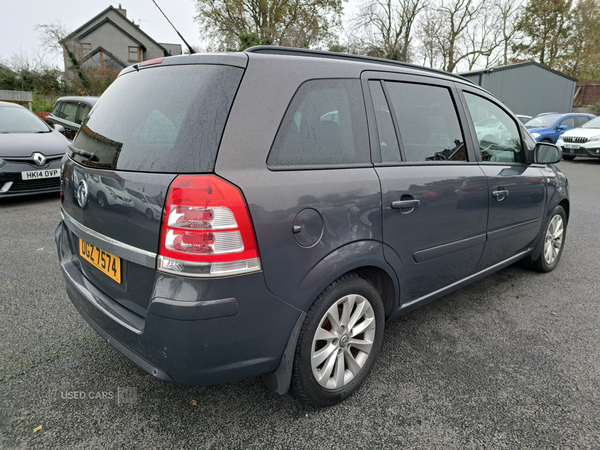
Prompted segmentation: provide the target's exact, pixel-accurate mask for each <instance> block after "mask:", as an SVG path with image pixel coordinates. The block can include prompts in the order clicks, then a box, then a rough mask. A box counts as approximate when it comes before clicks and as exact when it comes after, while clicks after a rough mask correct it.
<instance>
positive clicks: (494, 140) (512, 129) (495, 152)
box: [465, 92, 524, 163]
mask: <svg viewBox="0 0 600 450" xmlns="http://www.w3.org/2000/svg"><path fill="white" fill-rule="evenodd" d="M465 99H466V100H467V106H468V109H469V113H470V115H471V119H473V124H474V125H475V132H476V133H477V140H478V141H479V149H480V150H481V159H482V160H483V161H490V162H501V163H507V162H524V158H523V152H522V151H521V138H520V136H519V129H518V128H517V124H516V123H515V121H514V120H513V119H512V118H511V117H510V116H509V115H508V114H507V113H506V112H504V111H503V110H502V109H501V108H500V107H499V106H497V105H495V104H494V103H492V102H490V101H489V100H486V99H485V98H482V97H479V96H477V95H474V94H470V93H468V92H465Z"/></svg>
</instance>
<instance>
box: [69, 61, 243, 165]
mask: <svg viewBox="0 0 600 450" xmlns="http://www.w3.org/2000/svg"><path fill="white" fill-rule="evenodd" d="M243 72H244V71H243V69H240V68H238V67H232V66H225V65H208V64H207V65H185V66H164V67H153V68H148V69H142V70H139V71H131V72H129V73H126V74H125V75H122V76H120V77H119V78H117V80H116V81H115V82H114V83H113V84H112V85H111V86H110V87H109V88H108V89H107V90H106V92H105V93H104V94H103V95H102V98H101V99H100V100H98V103H97V104H96V105H95V108H94V110H93V111H92V112H91V113H90V115H89V116H88V119H87V120H86V121H84V123H83V126H82V127H81V131H80V132H79V134H78V135H77V138H76V139H75V141H74V142H73V145H74V146H75V147H76V148H79V149H82V150H85V151H87V152H91V153H93V154H94V155H96V156H97V157H98V159H99V161H95V162H92V161H90V160H89V159H87V158H84V157H81V156H79V155H76V154H74V153H73V154H72V155H71V157H72V158H73V159H75V160H76V161H78V162H80V163H82V164H84V165H88V166H96V167H105V168H112V169H117V170H127V171H135V172H160V173H193V172H212V171H213V169H214V165H215V160H216V156H217V150H218V147H219V143H220V141H221V136H222V134H223V130H224V128H225V122H226V120H227V116H228V114H229V110H230V108H231V105H232V103H233V99H234V96H235V93H236V91H237V88H238V86H239V84H240V81H241V78H242V75H243Z"/></svg>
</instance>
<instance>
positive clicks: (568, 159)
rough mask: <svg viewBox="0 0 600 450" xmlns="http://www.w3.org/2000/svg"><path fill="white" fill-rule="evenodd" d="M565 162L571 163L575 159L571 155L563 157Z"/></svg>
mask: <svg viewBox="0 0 600 450" xmlns="http://www.w3.org/2000/svg"><path fill="white" fill-rule="evenodd" d="M563 159H564V160H565V161H573V160H574V159H575V157H574V156H573V155H563Z"/></svg>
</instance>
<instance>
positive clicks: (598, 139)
mask: <svg viewBox="0 0 600 450" xmlns="http://www.w3.org/2000/svg"><path fill="white" fill-rule="evenodd" d="M598 141H600V136H594V137H591V138H588V142H598ZM0 161H2V160H1V159H0ZM1 165H2V164H0V166H1Z"/></svg>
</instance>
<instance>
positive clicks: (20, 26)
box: [0, 0, 358, 64]
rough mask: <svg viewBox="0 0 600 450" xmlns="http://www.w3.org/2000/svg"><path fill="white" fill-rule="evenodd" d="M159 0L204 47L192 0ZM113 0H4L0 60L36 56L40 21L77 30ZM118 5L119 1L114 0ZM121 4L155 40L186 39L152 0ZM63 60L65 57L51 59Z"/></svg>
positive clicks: (175, 21) (193, 41)
mask: <svg viewBox="0 0 600 450" xmlns="http://www.w3.org/2000/svg"><path fill="white" fill-rule="evenodd" d="M357 2H358V0H350V1H349V2H344V7H345V9H346V10H347V11H350V10H352V8H353V5H354V4H356V3H357ZM157 3H158V4H159V6H160V7H161V8H162V10H163V11H164V12H165V14H166V15H167V16H168V17H169V19H170V20H171V22H173V24H174V25H175V26H176V27H177V28H178V29H179V32H180V33H181V34H182V35H183V37H184V38H185V39H186V40H187V41H188V42H189V43H190V44H191V45H192V46H193V47H198V46H200V47H202V46H203V42H202V39H201V38H200V33H199V29H198V24H197V23H196V22H194V16H195V15H196V11H195V7H194V2H193V1H192V0H157ZM109 5H111V3H110V2H108V1H107V2H106V3H103V2H90V1H86V0H52V1H49V0H6V1H4V0H2V7H1V10H0V62H1V61H4V62H6V61H8V60H9V59H10V58H11V57H12V56H13V55H19V54H24V55H25V56H27V57H28V58H29V59H33V57H34V55H35V54H36V51H37V50H38V48H39V47H40V38H39V32H37V31H36V30H35V29H34V27H35V25H36V24H50V23H54V22H56V21H60V22H61V23H62V24H63V25H66V27H67V28H68V29H69V30H70V31H73V30H75V29H77V28H78V27H80V26H81V25H83V24H84V23H86V22H87V21H88V20H90V19H92V18H93V17H94V16H96V15H97V14H99V13H101V12H102V11H104V10H105V9H106V8H108V6H109ZM112 5H113V6H114V7H115V8H117V7H118V5H119V3H118V2H117V3H112ZM121 5H122V7H123V8H124V9H126V10H127V18H128V19H130V20H133V21H134V22H135V23H136V24H139V25H140V27H141V28H142V30H144V31H145V32H146V33H147V34H148V35H150V36H151V37H152V38H153V39H154V40H155V41H157V42H159V43H167V44H171V43H172V44H179V43H181V44H182V45H183V43H182V42H181V41H180V39H179V37H178V36H177V34H176V33H175V31H173V28H171V26H170V25H169V23H168V22H167V21H166V20H165V18H164V17H163V16H162V15H161V14H160V12H159V11H158V9H157V8H156V6H154V3H152V0H124V1H121ZM47 61H48V62H50V61H55V62H56V63H57V64H58V63H60V64H62V57H54V58H53V59H50V58H49V59H47Z"/></svg>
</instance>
